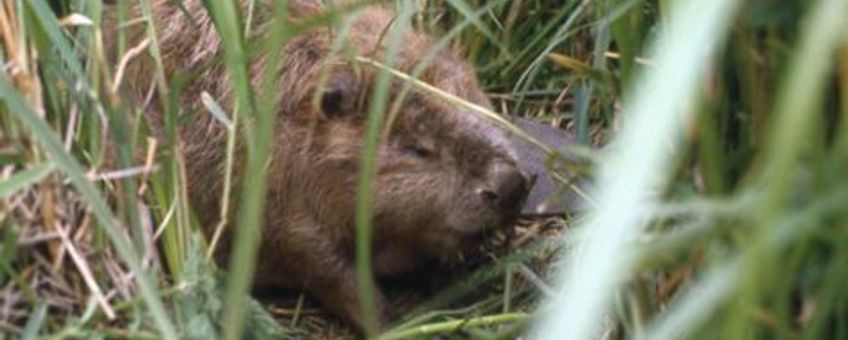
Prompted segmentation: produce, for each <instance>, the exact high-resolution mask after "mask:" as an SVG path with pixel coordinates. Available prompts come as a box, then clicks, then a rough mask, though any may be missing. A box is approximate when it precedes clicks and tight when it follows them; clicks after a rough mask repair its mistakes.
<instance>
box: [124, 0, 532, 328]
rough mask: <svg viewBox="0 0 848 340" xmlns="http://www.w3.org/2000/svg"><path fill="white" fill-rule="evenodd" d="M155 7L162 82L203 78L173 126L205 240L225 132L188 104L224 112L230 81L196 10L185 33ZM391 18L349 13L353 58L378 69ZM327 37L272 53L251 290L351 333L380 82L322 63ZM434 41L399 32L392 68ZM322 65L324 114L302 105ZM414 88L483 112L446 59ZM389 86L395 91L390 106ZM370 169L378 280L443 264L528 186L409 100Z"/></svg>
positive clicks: (457, 125)
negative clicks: (308, 302)
mask: <svg viewBox="0 0 848 340" xmlns="http://www.w3.org/2000/svg"><path fill="white" fill-rule="evenodd" d="M262 2H263V1H258V3H260V4H259V5H258V6H260V8H258V9H257V12H256V13H260V15H258V16H256V18H257V19H256V20H257V23H258V24H257V27H262V26H263V24H264V23H263V22H262V20H263V18H262V15H261V13H268V12H269V11H268V10H267V9H263V8H262V6H265V5H263V4H261V3H262ZM152 3H153V10H154V15H153V16H154V18H153V19H154V20H155V23H156V26H155V27H156V29H157V31H158V32H159V43H160V44H161V53H162V58H163V59H162V62H163V63H164V66H165V72H166V74H167V75H168V76H171V75H172V74H174V73H175V72H178V71H184V70H202V69H203V68H205V70H204V71H202V74H200V76H199V77H197V78H196V80H194V81H193V82H191V83H190V84H189V86H188V87H187V88H185V89H184V90H183V95H182V97H181V105H182V108H183V109H185V110H195V111H197V113H196V114H195V116H194V118H192V120H191V121H190V122H189V123H186V124H184V125H182V127H181V129H180V133H179V136H180V141H181V143H182V147H183V153H184V155H185V157H186V167H187V169H186V170H187V177H188V189H189V192H190V196H191V200H192V203H193V207H194V208H195V209H196V211H197V213H198V216H199V219H200V221H201V223H202V224H203V226H204V228H206V231H207V232H209V233H210V234H211V229H212V228H213V227H214V226H215V225H216V223H217V222H218V220H219V211H220V206H219V204H220V202H221V193H222V191H223V188H222V186H223V182H222V180H223V178H224V171H225V169H224V164H225V161H224V160H225V149H224V139H225V131H226V130H225V129H224V127H223V126H222V125H221V124H220V123H218V122H217V121H215V120H214V119H213V118H212V117H211V115H209V114H207V113H206V112H205V109H204V108H203V106H202V105H201V104H200V95H199V94H200V93H201V92H202V91H206V92H209V93H210V94H212V96H213V97H215V98H216V99H217V100H218V101H219V102H221V103H224V104H225V106H230V105H229V104H230V103H231V99H230V97H231V96H230V88H229V80H228V74H227V71H226V69H225V68H224V67H223V66H222V64H223V63H222V62H221V61H220V60H221V58H220V56H219V54H220V53H219V52H220V51H219V47H220V45H221V44H220V41H219V38H218V36H217V34H216V31H215V29H214V28H213V26H212V23H211V20H210V18H209V17H208V16H207V15H206V12H205V10H204V9H203V6H202V5H201V4H200V1H195V0H184V1H183V4H184V6H185V8H186V9H187V11H185V12H187V13H191V15H193V22H191V21H190V20H187V19H186V17H185V16H184V13H185V12H183V11H181V10H179V9H178V7H176V6H175V5H173V2H172V0H154V1H152ZM292 6H293V7H292V11H291V12H292V13H293V16H294V20H297V18H302V17H303V16H307V15H311V14H315V13H318V12H320V11H322V10H323V5H321V4H320V1H318V0H313V1H309V0H302V1H294V2H293V5H292ZM393 17H394V13H393V12H392V11H390V10H388V9H385V8H383V7H379V6H375V7H370V8H367V9H364V10H362V11H360V12H359V14H358V19H356V20H355V22H354V23H353V25H352V27H351V28H350V32H349V36H348V37H347V38H346V39H347V41H348V42H349V45H350V46H351V47H352V48H353V50H354V52H355V53H358V54H360V55H364V56H369V57H371V58H374V59H377V60H380V59H381V58H382V51H383V49H384V42H383V41H382V40H381V37H382V36H383V32H384V31H385V30H386V29H387V27H388V26H389V25H391V24H392V22H393ZM266 20H267V19H266ZM258 31H261V29H259V30H258ZM337 33H338V32H337V31H336V30H334V29H332V28H327V27H325V28H321V29H316V30H313V31H311V32H309V33H306V34H304V35H301V36H298V37H297V38H294V39H293V40H291V41H290V42H288V43H287V44H286V45H285V46H284V47H282V48H283V49H284V61H283V68H282V70H280V71H279V80H280V84H279V89H278V91H279V92H278V93H279V96H280V97H279V100H280V103H279V108H278V111H277V112H278V115H279V118H278V119H277V120H276V126H275V131H276V135H275V138H274V141H273V152H272V153H273V158H272V159H271V160H270V161H269V162H270V163H269V167H270V171H269V179H268V188H267V189H268V194H267V195H268V196H267V209H266V214H265V227H264V231H263V234H262V245H261V250H260V256H259V263H258V268H257V270H256V273H257V274H256V278H255V282H256V284H257V285H271V286H278V287H296V288H301V289H304V290H306V291H308V292H309V293H311V294H312V295H313V296H314V297H316V298H317V299H318V300H320V301H321V302H322V303H323V304H324V305H325V306H326V307H327V308H328V309H329V310H331V311H332V312H334V313H335V314H337V315H339V316H341V317H343V318H345V319H346V320H347V321H348V322H350V323H351V324H352V325H353V326H355V327H357V328H360V329H361V327H362V321H361V319H360V316H359V314H360V306H359V303H358V301H359V299H358V295H357V292H358V290H357V289H356V282H357V281H356V279H355V265H354V249H355V247H354V235H355V227H354V214H355V212H354V206H355V192H356V189H355V186H356V185H355V184H356V178H357V171H358V168H359V166H358V162H359V159H360V150H361V147H362V143H363V142H362V139H363V129H364V126H363V125H364V124H363V123H364V120H365V115H366V114H365V111H367V108H368V103H367V100H368V99H369V98H370V94H369V92H370V90H371V84H372V80H373V78H374V76H375V74H376V73H377V71H376V70H374V69H371V68H369V67H364V66H362V65H355V63H353V62H351V61H349V59H347V58H343V57H331V56H329V54H330V49H331V45H332V43H333V41H334V39H336V38H337V37H336V34H337ZM433 44H434V40H433V39H432V38H431V37H429V36H427V35H425V34H422V33H418V32H414V31H411V30H410V31H407V32H406V33H405V35H404V36H403V48H402V49H401V51H400V55H399V56H398V59H397V65H396V68H397V69H399V70H401V71H404V72H410V70H411V69H412V68H413V67H414V66H415V65H416V64H417V63H418V62H419V60H420V58H421V56H423V55H425V53H426V51H428V50H429V49H430V48H432V46H433ZM261 59H262V57H261V56H260V57H259V58H258V60H259V61H258V62H256V63H254V65H257V66H256V67H254V69H253V70H252V73H253V74H254V77H255V78H256V79H259V78H260V75H261V74H262V72H261V68H262V67H261ZM327 66H331V67H332V69H331V72H330V76H329V80H328V81H327V83H326V84H327V86H326V87H325V88H324V89H323V90H322V92H321V93H320V94H321V95H323V97H322V99H321V100H320V102H321V105H318V106H316V105H314V104H313V102H314V101H313V98H314V96H315V94H316V91H318V80H319V78H320V77H319V75H320V72H321V71H320V70H321V69H322V67H327ZM154 69H155V66H154V63H153V61H152V59H150V58H147V57H145V58H142V59H140V60H137V61H134V62H133V63H132V65H131V66H130V68H129V69H128V73H127V77H126V79H127V85H128V87H129V89H130V91H131V92H132V93H133V94H134V97H135V98H136V100H137V102H138V103H140V105H141V104H143V105H146V106H145V109H146V110H148V111H149V112H152V113H153V114H152V121H153V125H154V126H156V125H158V123H156V121H157V119H161V117H159V116H158V115H159V114H158V112H159V110H157V109H156V107H157V105H156V104H151V103H150V101H148V102H141V100H143V98H145V97H146V95H147V94H148V93H150V89H151V86H152V79H151V75H152V74H154ZM420 79H422V80H423V81H425V82H427V83H430V84H432V85H435V86H437V87H439V88H440V89H442V90H445V91H447V92H450V93H452V94H454V95H457V96H459V97H461V98H464V99H466V100H468V101H471V102H474V103H477V104H479V105H484V106H488V105H489V104H488V102H487V99H486V97H485V96H484V94H483V93H482V91H481V90H480V89H479V86H478V85H477V83H476V80H475V76H474V72H473V71H472V68H471V67H470V66H469V65H467V64H466V63H464V62H462V61H460V60H459V58H457V56H456V55H455V54H454V53H452V52H450V51H442V52H439V53H438V55H437V57H436V59H435V60H434V62H432V63H431V66H429V67H428V68H427V69H426V71H425V72H423V74H422V75H421V76H420ZM257 84H258V80H256V81H255V84H254V85H257ZM399 88H400V86H399V83H398V82H395V83H394V85H393V86H392V89H391V92H390V93H391V96H392V98H393V97H394V96H395V95H396V94H397V92H398V91H399ZM153 102H154V103H155V101H153ZM230 107H231V106H230ZM236 154H237V162H236V165H237V166H236V178H241V177H242V176H243V175H244V174H242V173H241V169H240V167H239V166H238V165H240V164H241V156H239V155H240V154H241V153H240V152H237V153H236ZM377 172H378V173H377V177H376V183H375V185H374V189H373V191H374V192H373V193H374V219H373V221H374V237H373V245H374V246H373V254H374V261H373V265H374V271H375V275H377V276H385V275H394V274H399V273H403V272H407V271H409V270H412V269H415V268H416V267H417V266H419V265H420V264H422V263H427V262H430V261H434V260H435V262H443V261H450V260H452V259H454V258H455V255H456V254H457V253H458V252H460V251H462V250H463V249H464V248H467V244H466V242H467V241H468V240H470V239H472V238H473V237H474V236H477V235H479V234H481V233H482V232H483V231H486V230H491V229H492V228H499V227H503V226H505V225H507V224H508V223H510V222H511V220H512V219H513V218H514V217H515V216H516V214H517V212H518V210H519V207H520V203H521V201H522V200H523V199H524V196H525V195H526V191H527V186H528V183H527V179H526V176H524V175H523V174H522V173H521V172H520V171H519V170H517V167H516V164H515V157H514V155H513V154H512V151H511V149H510V148H509V146H508V144H507V140H506V137H505V136H504V135H503V133H502V132H501V131H500V130H498V129H497V128H495V127H494V126H493V125H492V124H491V123H490V122H488V121H486V120H484V119H482V118H480V117H478V116H476V115H474V114H471V113H470V112H466V111H464V110H463V109H461V108H458V107H455V106H451V105H448V104H447V103H445V102H443V101H441V100H438V99H437V98H435V97H433V96H431V95H427V94H425V93H422V92H417V91H412V92H411V93H410V95H409V96H408V97H407V99H406V101H405V103H404V105H403V108H402V110H401V112H400V114H399V116H398V117H397V119H396V121H395V122H394V124H393V125H392V130H391V134H390V135H389V138H388V141H387V143H385V144H384V145H382V146H381V147H380V150H379V158H378V170H377ZM237 227H238V226H230V227H228V234H226V235H225V236H224V237H223V245H222V247H220V249H221V251H220V252H219V254H221V255H222V256H220V257H219V260H221V259H223V258H224V257H226V253H227V249H228V244H227V242H228V240H229V239H230V236H229V235H230V234H229V232H230V230H231V229H233V228H237ZM377 304H378V308H379V309H380V311H381V313H382V315H385V312H386V309H387V308H386V305H385V303H384V301H383V298H382V297H381V296H380V295H379V292H378V296H377ZM381 321H383V322H385V319H383V320H381Z"/></svg>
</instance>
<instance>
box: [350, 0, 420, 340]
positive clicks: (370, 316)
mask: <svg viewBox="0 0 848 340" xmlns="http://www.w3.org/2000/svg"><path fill="white" fill-rule="evenodd" d="M412 10H413V8H412V4H411V3H408V2H403V6H402V7H401V11H400V13H399V17H398V19H397V20H396V22H395V24H394V26H392V28H391V31H390V33H389V41H388V44H387V46H386V51H385V53H384V59H385V60H384V61H383V62H384V63H385V64H386V65H388V66H389V67H392V65H394V62H395V60H396V58H397V55H398V51H399V50H400V45H401V38H402V37H403V30H405V29H406V27H407V25H408V23H409V21H410V20H411V16H412ZM391 78H392V76H391V74H390V73H389V72H388V71H386V70H383V69H380V70H379V73H378V74H377V77H376V80H375V83H374V90H373V92H372V96H371V101H370V103H371V104H370V106H369V108H368V118H367V120H366V123H365V141H364V143H363V148H362V157H361V160H362V161H361V163H360V168H359V173H358V175H357V179H356V217H355V219H356V221H355V222H356V272H357V286H358V288H359V296H360V301H362V319H363V322H364V323H365V331H366V335H368V336H369V337H373V336H375V335H376V334H377V310H376V308H375V306H374V289H375V288H374V287H375V283H374V277H373V274H372V271H371V261H372V258H371V230H372V223H371V222H372V221H371V220H372V218H373V216H372V212H373V205H374V194H373V191H372V187H373V186H372V185H373V183H374V177H375V176H376V173H377V168H376V163H377V158H378V151H379V143H380V135H381V131H382V127H383V120H384V116H385V111H386V106H387V104H388V99H389V85H390V84H391V83H390V81H391Z"/></svg>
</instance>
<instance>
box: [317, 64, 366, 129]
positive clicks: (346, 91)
mask: <svg viewBox="0 0 848 340" xmlns="http://www.w3.org/2000/svg"><path fill="white" fill-rule="evenodd" d="M357 90H358V81H357V77H356V76H355V75H353V74H351V73H347V72H344V73H341V74H337V75H335V76H334V77H331V78H330V80H329V81H328V82H327V85H326V86H324V88H323V89H322V90H321V101H320V105H321V106H320V107H321V112H322V113H323V114H324V115H325V116H327V117H328V118H337V117H343V116H347V115H350V114H353V113H354V112H356V103H357V98H358V95H357V93H358V91H357Z"/></svg>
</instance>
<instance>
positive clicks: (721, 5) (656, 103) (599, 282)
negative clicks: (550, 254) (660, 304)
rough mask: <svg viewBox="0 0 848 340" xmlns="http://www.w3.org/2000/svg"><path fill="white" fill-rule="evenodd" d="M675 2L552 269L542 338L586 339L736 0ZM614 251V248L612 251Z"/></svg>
mask: <svg viewBox="0 0 848 340" xmlns="http://www.w3.org/2000/svg"><path fill="white" fill-rule="evenodd" d="M678 5H679V6H676V7H675V9H676V10H677V11H676V12H675V15H673V16H672V17H673V20H674V21H673V22H672V23H671V27H670V29H669V35H667V36H664V37H662V38H661V39H660V40H659V41H658V43H657V45H656V46H655V50H654V51H655V52H654V53H653V55H655V60H656V63H657V67H656V68H652V69H649V70H647V72H646V73H645V74H644V75H643V77H644V78H643V79H641V80H642V81H641V82H640V83H639V86H638V87H636V88H633V89H632V90H633V91H634V92H633V93H632V94H631V97H630V98H629V99H630V100H627V101H625V103H629V105H627V108H626V109H625V110H626V111H627V113H626V114H625V117H627V119H628V120H627V121H626V122H625V124H624V126H623V128H622V131H621V132H620V134H619V135H618V136H617V139H616V140H614V141H613V143H612V145H611V146H610V153H609V154H608V158H607V159H606V161H604V162H603V163H602V164H601V166H600V170H599V171H600V174H599V180H598V183H600V184H599V188H598V195H597V196H595V197H597V198H598V199H599V200H598V202H599V206H600V207H599V208H597V209H594V210H591V211H589V212H588V216H587V219H586V220H585V221H584V222H583V223H581V225H580V226H579V227H578V229H577V230H575V231H574V232H579V233H581V235H582V242H581V244H580V245H578V246H577V247H576V248H575V249H574V253H572V254H569V258H568V259H567V260H568V261H567V265H566V267H565V270H562V271H561V272H560V278H561V285H560V288H559V291H560V292H561V294H562V299H561V300H560V299H557V300H556V301H552V302H551V303H550V308H551V310H550V311H548V312H547V313H546V315H545V316H543V319H542V320H541V323H540V324H539V325H538V327H537V328H536V330H535V333H536V336H538V337H539V338H542V339H587V338H591V337H592V336H593V335H592V334H594V332H595V331H596V330H597V329H598V326H599V322H600V321H601V318H602V315H604V313H605V312H606V310H607V307H608V305H609V303H610V302H611V301H612V295H613V292H614V291H615V290H616V288H617V287H618V285H619V284H620V282H621V280H622V279H623V278H624V277H625V275H626V274H627V272H628V270H627V268H628V266H629V265H630V264H631V263H632V261H633V260H634V250H635V249H632V245H628V241H627V240H630V239H631V238H632V237H633V236H635V235H636V234H637V232H638V230H639V228H640V224H641V223H642V213H641V212H642V211H647V210H646V209H648V205H649V204H651V202H654V201H655V200H656V197H652V196H650V195H649V193H650V192H652V191H655V190H657V189H658V188H661V187H662V186H663V185H664V183H665V181H666V180H667V176H668V175H667V173H668V171H669V167H670V165H671V159H672V157H673V154H670V152H669V151H668V150H667V144H666V143H669V142H671V143H673V142H675V141H676V140H677V139H678V138H679V136H680V135H681V133H682V127H683V123H684V122H685V121H686V120H687V118H688V117H687V114H690V113H691V112H690V111H691V110H685V109H684V108H682V107H681V105H680V103H681V102H685V98H691V97H692V94H693V92H694V90H695V89H696V88H697V84H698V82H699V81H700V79H701V76H702V73H701V69H702V67H703V65H705V64H706V63H707V61H708V59H709V57H710V55H711V53H713V50H714V49H715V46H716V45H717V44H718V42H719V41H720V39H721V38H722V37H723V36H724V34H725V32H726V31H727V30H728V29H729V25H727V22H729V21H730V20H729V19H730V18H732V17H733V14H734V13H735V7H736V5H737V2H736V1H732V0H719V1H710V2H704V1H699V0H690V1H685V2H680V3H679V4H678ZM684 28H685V29H684ZM613 254H614V255H613Z"/></svg>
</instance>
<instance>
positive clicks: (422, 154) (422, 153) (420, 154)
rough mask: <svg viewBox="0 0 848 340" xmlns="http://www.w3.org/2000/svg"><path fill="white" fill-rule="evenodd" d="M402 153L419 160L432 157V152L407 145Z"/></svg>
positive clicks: (421, 147)
mask: <svg viewBox="0 0 848 340" xmlns="http://www.w3.org/2000/svg"><path fill="white" fill-rule="evenodd" d="M403 151H404V152H406V153H407V154H409V155H411V156H414V157H416V158H421V159H426V158H430V157H432V156H433V150H431V149H429V148H426V147H423V146H420V145H408V146H406V147H405V148H404V149H403Z"/></svg>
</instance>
